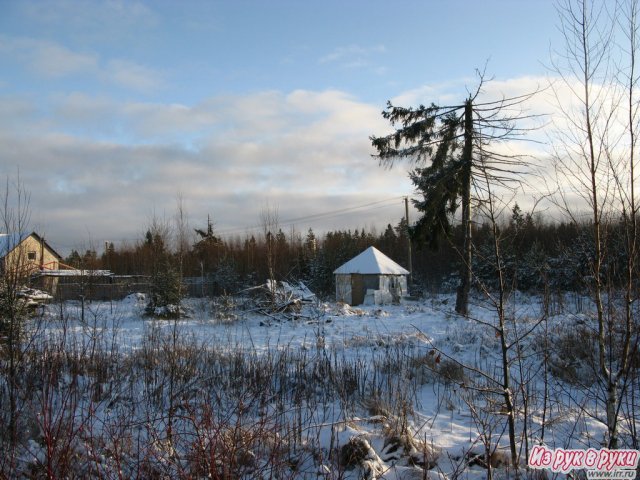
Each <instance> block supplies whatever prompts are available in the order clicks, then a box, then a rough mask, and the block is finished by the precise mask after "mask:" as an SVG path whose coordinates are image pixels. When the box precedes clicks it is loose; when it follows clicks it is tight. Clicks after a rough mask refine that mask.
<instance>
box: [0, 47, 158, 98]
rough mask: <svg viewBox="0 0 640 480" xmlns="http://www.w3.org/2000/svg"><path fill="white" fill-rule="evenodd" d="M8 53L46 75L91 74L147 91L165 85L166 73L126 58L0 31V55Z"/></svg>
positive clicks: (38, 72)
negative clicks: (9, 35) (110, 57)
mask: <svg viewBox="0 0 640 480" xmlns="http://www.w3.org/2000/svg"><path fill="white" fill-rule="evenodd" d="M3 54H4V55H7V56H10V57H12V58H14V59H15V60H16V61H17V62H19V63H23V64H26V66H27V67H28V68H29V69H31V70H32V71H33V72H35V73H36V74H38V75H41V76H43V77H46V78H62V77H70V76H78V75H90V76H92V77H94V78H97V79H100V80H106V81H107V82H108V83H111V84H113V85H117V86H119V87H122V88H127V89H130V90H135V91H138V92H147V91H153V90H157V89H158V88H161V87H162V86H163V85H164V81H163V78H164V75H163V74H162V73H161V72H158V71H156V70H154V69H152V68H149V67H147V66H144V65H141V64H139V63H137V62H134V61H131V60H125V59H108V60H106V61H105V60H104V59H102V58H101V57H100V56H99V55H97V54H94V53H89V52H82V51H78V50H75V49H70V48H67V47H66V46H64V45H61V44H59V43H56V42H51V41H48V40H39V39H35V38H25V37H8V36H2V35H0V56H1V55H3Z"/></svg>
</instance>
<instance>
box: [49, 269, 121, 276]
mask: <svg viewBox="0 0 640 480" xmlns="http://www.w3.org/2000/svg"><path fill="white" fill-rule="evenodd" d="M40 275H43V276H47V277H109V276H112V275H113V274H112V273H111V271H110V270H43V271H42V272H40Z"/></svg>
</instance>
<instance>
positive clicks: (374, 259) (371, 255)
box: [333, 247, 409, 275]
mask: <svg viewBox="0 0 640 480" xmlns="http://www.w3.org/2000/svg"><path fill="white" fill-rule="evenodd" d="M333 273H334V275H348V274H350V273H360V274H363V275H371V274H373V275H409V272H408V271H407V270H406V269H405V268H403V267H401V266H400V265H398V264H397V263H396V262H394V261H393V260H391V259H390V258H389V257H387V256H386V255H385V254H384V253H382V252H381V251H380V250H378V249H377V248H375V247H369V248H367V249H366V250H365V251H364V252H362V253H361V254H359V255H357V256H355V257H353V258H352V259H351V260H349V261H348V262H347V263H345V264H343V265H342V266H340V267H338V268H337V269H336V270H335V271H334V272H333Z"/></svg>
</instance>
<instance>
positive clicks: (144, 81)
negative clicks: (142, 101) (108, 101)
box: [104, 60, 163, 92]
mask: <svg viewBox="0 0 640 480" xmlns="http://www.w3.org/2000/svg"><path fill="white" fill-rule="evenodd" d="M104 73H105V76H106V78H107V79H108V80H109V81H111V82H112V83H113V84H115V85H118V86H120V87H124V88H129V89H131V90H136V91H138V92H146V91H151V90H157V89H158V88H160V87H161V86H162V85H163V81H162V75H161V74H159V72H157V71H155V70H153V69H151V68H148V67H145V66H143V65H140V64H138V63H135V62H131V61H128V60H110V61H109V62H107V65H106V66H105V67H104Z"/></svg>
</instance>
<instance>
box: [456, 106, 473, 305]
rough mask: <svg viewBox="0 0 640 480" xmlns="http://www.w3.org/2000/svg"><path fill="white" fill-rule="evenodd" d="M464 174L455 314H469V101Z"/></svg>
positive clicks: (465, 119)
mask: <svg viewBox="0 0 640 480" xmlns="http://www.w3.org/2000/svg"><path fill="white" fill-rule="evenodd" d="M462 156H463V162H464V173H463V175H462V179H461V180H462V182H463V186H462V230H463V232H464V233H463V234H464V240H463V245H462V262H461V264H460V284H459V285H458V290H457V292H456V312H458V313H459V314H460V315H467V314H468V313H469V290H470V289H471V164H472V157H473V109H472V104H471V99H469V100H467V101H466V103H465V106H464V150H463V152H462Z"/></svg>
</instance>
